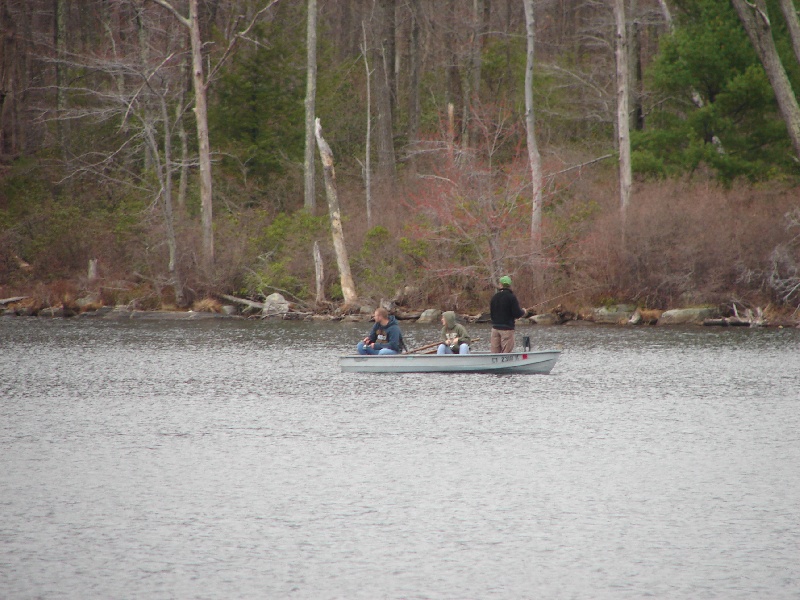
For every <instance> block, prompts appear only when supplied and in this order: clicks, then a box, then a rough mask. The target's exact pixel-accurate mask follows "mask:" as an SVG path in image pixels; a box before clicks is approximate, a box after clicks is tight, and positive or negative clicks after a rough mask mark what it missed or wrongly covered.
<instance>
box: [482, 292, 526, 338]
mask: <svg viewBox="0 0 800 600" xmlns="http://www.w3.org/2000/svg"><path fill="white" fill-rule="evenodd" d="M489 312H490V313H491V316H492V328H494V329H514V321H516V320H517V319H519V318H520V317H522V316H524V315H525V311H524V310H522V309H521V308H520V306H519V301H518V300H517V297H516V296H515V295H514V292H512V291H511V288H500V289H499V290H497V293H496V294H495V295H494V296H492V299H491V301H490V302H489Z"/></svg>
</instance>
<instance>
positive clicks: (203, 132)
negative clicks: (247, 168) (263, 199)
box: [188, 0, 214, 275]
mask: <svg viewBox="0 0 800 600" xmlns="http://www.w3.org/2000/svg"><path fill="white" fill-rule="evenodd" d="M197 2H198V0H189V23H188V24H189V37H190V40H191V48H192V82H193V85H194V114H195V121H196V124H197V143H198V146H199V157H198V159H199V163H200V210H201V215H202V226H203V266H204V267H205V269H206V273H207V274H208V275H210V274H211V272H212V270H213V268H214V209H213V206H212V200H213V187H212V185H213V184H212V181H211V147H210V144H209V141H208V105H207V92H208V87H207V86H206V80H205V76H204V75H203V41H202V39H200V18H199V17H200V15H199V14H198V10H197Z"/></svg>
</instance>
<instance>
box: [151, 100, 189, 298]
mask: <svg viewBox="0 0 800 600" xmlns="http://www.w3.org/2000/svg"><path fill="white" fill-rule="evenodd" d="M160 101H161V119H162V120H163V122H164V164H163V166H161V167H160V168H159V172H160V173H162V176H161V181H162V200H163V202H164V222H165V224H166V228H167V247H168V248H169V274H170V278H171V279H172V285H173V287H174V288H175V302H176V304H177V305H178V306H182V305H183V303H184V300H183V282H182V280H181V277H180V273H179V271H178V241H177V239H176V236H175V215H174V214H173V210H172V170H173V165H172V135H171V134H172V128H171V127H170V123H169V110H168V109H167V101H166V100H165V99H164V97H163V96H161V98H160ZM151 135H152V134H151ZM153 154H154V155H155V157H156V160H158V146H157V145H156V144H155V140H153Z"/></svg>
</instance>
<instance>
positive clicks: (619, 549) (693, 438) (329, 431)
mask: <svg viewBox="0 0 800 600" xmlns="http://www.w3.org/2000/svg"><path fill="white" fill-rule="evenodd" d="M367 329H368V326H367V325H365V324H324V325H319V324H316V325H315V324H307V323H284V322H249V321H247V322H245V321H207V322H191V323H174V322H169V323H159V322H124V323H123V322H107V321H81V320H66V321H65V320H45V319H25V318H5V319H2V320H0V345H1V347H2V348H3V355H4V356H3V361H2V363H0V509H1V510H0V597H3V598H15V599H16V598H76V599H77V598H283V597H292V598H348V599H349V598H365V599H372V598H411V597H413V598H481V599H483V598H641V597H643V596H652V597H660V598H687V599H690V598H691V599H694V598H726V599H729V598H772V599H774V598H797V597H798V593H800V563H798V561H797V549H798V547H799V546H800V475H799V473H800V469H799V468H798V465H800V434H798V431H800V410H799V409H800V391H798V390H800V375H799V373H800V352H799V351H800V331H797V330H749V329H736V330H733V329H731V330H722V329H719V330H710V329H705V328H694V329H676V330H668V329H660V328H632V329H629V328H600V327H597V328H593V327H575V328H573V327H566V326H565V327H557V328H535V327H531V328H528V330H527V331H525V332H521V333H530V334H531V335H532V338H533V342H534V346H537V347H539V348H546V347H552V346H555V345H563V346H564V352H563V353H562V356H561V359H560V361H559V363H558V364H557V365H556V367H555V369H554V370H553V373H552V374H551V375H549V376H521V375H513V376H492V375H474V374H462V375H444V374H428V375H422V374H406V375H358V374H342V373H340V372H339V369H338V365H337V362H336V356H337V355H339V354H344V353H349V352H351V351H352V349H353V348H354V345H355V342H356V341H357V340H358V339H360V337H362V336H363V335H364V333H365V332H366V330H367ZM470 329H471V331H473V332H474V335H477V336H479V337H481V338H482V339H484V340H488V339H489V335H488V329H487V330H485V331H483V330H482V328H481V327H477V326H475V327H471V328H470ZM404 332H405V335H406V337H408V338H409V339H410V345H412V346H413V345H421V344H424V343H426V342H428V341H433V340H435V339H436V337H437V334H438V328H436V327H433V326H417V325H410V324H404Z"/></svg>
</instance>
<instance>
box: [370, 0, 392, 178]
mask: <svg viewBox="0 0 800 600" xmlns="http://www.w3.org/2000/svg"><path fill="white" fill-rule="evenodd" d="M378 7H379V9H380V10H378V11H377V14H376V18H377V24H376V25H375V27H376V29H377V31H378V35H377V40H376V48H375V60H374V61H373V64H374V65H376V72H377V75H378V77H377V85H376V86H375V92H376V102H375V104H376V108H377V110H378V172H379V174H380V178H381V179H382V180H383V182H385V183H393V182H394V176H395V171H396V158H395V153H394V128H393V125H392V81H391V80H392V77H391V73H392V71H393V69H392V65H393V62H391V61H390V60H389V56H388V51H389V48H387V45H388V38H389V37H392V38H393V36H394V30H390V27H389V25H390V24H391V22H390V21H389V20H388V15H387V14H386V12H387V11H388V10H389V7H391V8H392V10H394V3H393V2H388V1H387V0H378ZM392 47H393V46H392Z"/></svg>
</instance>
